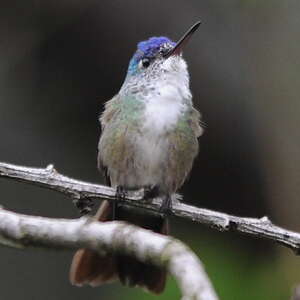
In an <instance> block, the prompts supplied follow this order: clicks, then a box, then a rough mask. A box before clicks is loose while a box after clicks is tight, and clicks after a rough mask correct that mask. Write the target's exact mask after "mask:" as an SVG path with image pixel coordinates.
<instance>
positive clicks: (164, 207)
mask: <svg viewBox="0 0 300 300" xmlns="http://www.w3.org/2000/svg"><path fill="white" fill-rule="evenodd" d="M159 212H160V213H162V214H164V215H165V216H169V215H171V214H172V198H171V196H170V195H166V196H164V198H163V202H162V204H161V207H160V209H159Z"/></svg>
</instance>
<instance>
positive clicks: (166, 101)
mask: <svg viewBox="0 0 300 300" xmlns="http://www.w3.org/2000/svg"><path fill="white" fill-rule="evenodd" d="M200 24H201V22H197V23H195V24H194V25H193V26H192V27H191V28H190V29H189V30H188V31H187V32H186V33H185V34H184V35H183V36H182V37H181V38H180V39H179V41H178V42H176V43H175V42H173V41H172V40H170V39H169V38H167V37H164V36H160V37H151V38H149V39H148V40H145V41H142V42H139V43H138V44H137V50H136V51H135V53H134V55H133V57H132V58H131V60H130V62H129V66H128V71H127V75H126V78H125V80H124V83H123V85H122V86H121V89H120V90H119V92H118V94H117V95H115V96H114V97H113V98H112V99H111V100H109V101H108V102H106V104H105V109H104V112H103V113H102V114H101V115H100V123H101V129H102V133H101V136H100V140H99V145H98V168H99V170H101V171H102V172H103V174H104V176H105V178H106V180H107V184H108V185H110V186H112V187H114V188H116V191H117V192H116V193H117V197H122V196H124V193H126V191H129V190H137V189H144V191H145V197H146V198H150V199H151V198H153V197H161V199H163V201H162V205H161V209H160V211H159V214H157V215H153V214H151V215H150V214H147V213H145V212H144V211H142V210H141V211H136V210H134V211H133V210H128V209H127V210H126V208H125V207H122V206H120V205H118V204H117V203H112V202H108V201H107V200H104V201H103V202H102V203H101V205H100V208H99V209H98V211H97V213H96V215H95V216H94V219H95V220H97V221H100V222H106V221H112V220H122V221H126V222H129V223H131V224H134V225H137V226H140V227H142V228H144V229H148V230H152V231H154V232H156V233H160V234H164V235H167V234H168V232H169V226H168V215H169V213H170V211H171V206H172V196H173V195H174V194H175V193H176V191H177V190H178V189H179V188H180V187H181V186H182V185H183V183H184V181H185V179H186V178H187V176H188V174H189V173H190V171H191V168H192V165H193V162H194V159H195V157H196V156H197V154H198V149H199V145H198V138H199V137H200V135H201V134H202V132H203V128H202V126H201V120H200V113H199V112H198V111H197V110H196V109H195V108H194V106H193V102H192V94H191V90H190V84H189V72H188V69H187V63H186V62H185V60H184V58H183V56H182V50H183V48H184V47H185V45H186V44H187V43H188V41H189V40H190V38H191V36H192V35H193V33H194V32H195V31H196V30H197V28H198V27H199V25H200ZM118 279H119V280H120V281H121V283H123V284H124V285H128V286H131V287H135V286H140V287H142V288H144V289H146V290H148V291H150V292H153V293H156V294H159V293H161V292H162V291H163V290H164V288H165V284H166V270H165V269H163V268H159V267H157V266H154V265H151V264H150V263H149V264H148V263H145V262H141V261H138V259H137V258H134V257H131V256H129V255H124V254H113V253H106V254H103V255H100V254H98V253H96V252H93V251H92V250H89V249H79V250H77V252H76V253H75V255H74V257H73V260H72V263H71V268H70V281H71V283H72V284H74V285H77V286H82V285H84V284H89V285H91V286H98V285H101V284H104V283H110V282H113V281H115V280H118Z"/></svg>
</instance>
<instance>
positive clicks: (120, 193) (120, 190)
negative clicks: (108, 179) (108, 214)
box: [112, 185, 127, 221]
mask: <svg viewBox="0 0 300 300" xmlns="http://www.w3.org/2000/svg"><path fill="white" fill-rule="evenodd" d="M126 195H127V192H126V190H125V188H124V187H123V186H122V185H118V186H117V187H116V200H115V201H113V203H112V221H114V220H116V219H117V217H116V211H117V207H118V201H122V200H124V199H125V197H126Z"/></svg>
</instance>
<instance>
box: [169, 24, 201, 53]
mask: <svg viewBox="0 0 300 300" xmlns="http://www.w3.org/2000/svg"><path fill="white" fill-rule="evenodd" d="M200 24H201V22H200V21H198V22H197V23H195V24H194V25H193V26H192V27H191V28H190V29H189V30H188V31H187V32H186V33H185V34H184V35H183V36H182V38H181V39H180V40H179V41H178V42H177V43H176V45H175V46H174V48H173V49H171V50H170V51H169V52H167V53H166V54H165V55H164V58H168V57H170V56H172V55H179V54H180V53H181V51H182V48H183V47H184V46H185V45H186V44H187V43H188V41H189V40H190V38H191V36H192V34H193V33H194V32H195V31H196V30H197V29H198V27H199V26H200Z"/></svg>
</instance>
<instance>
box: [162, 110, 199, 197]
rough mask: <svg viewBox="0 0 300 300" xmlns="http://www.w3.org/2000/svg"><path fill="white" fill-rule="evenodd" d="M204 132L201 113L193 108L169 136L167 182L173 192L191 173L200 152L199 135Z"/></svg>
mask: <svg viewBox="0 0 300 300" xmlns="http://www.w3.org/2000/svg"><path fill="white" fill-rule="evenodd" d="M202 133H203V129H202V127H201V126H200V113H199V112H198V111H197V110H196V109H194V108H191V109H190V110H189V111H188V112H187V113H186V114H185V115H184V117H183V118H182V119H181V120H180V121H179V122H178V125H177V126H176V128H175V130H174V131H172V132H171V133H170V134H169V136H168V141H169V150H168V153H169V155H168V163H167V168H168V172H166V174H167V176H166V177H167V178H165V180H166V184H167V186H168V187H169V190H170V191H172V192H175V191H177V190H178V189H179V188H180V187H181V185H182V184H183V183H184V181H185V179H186V177H187V176H188V174H189V173H190V171H191V169H192V166H193V162H194V159H195V157H196V156H197V154H198V150H199V144H198V137H199V136H200V135H201V134H202Z"/></svg>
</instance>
